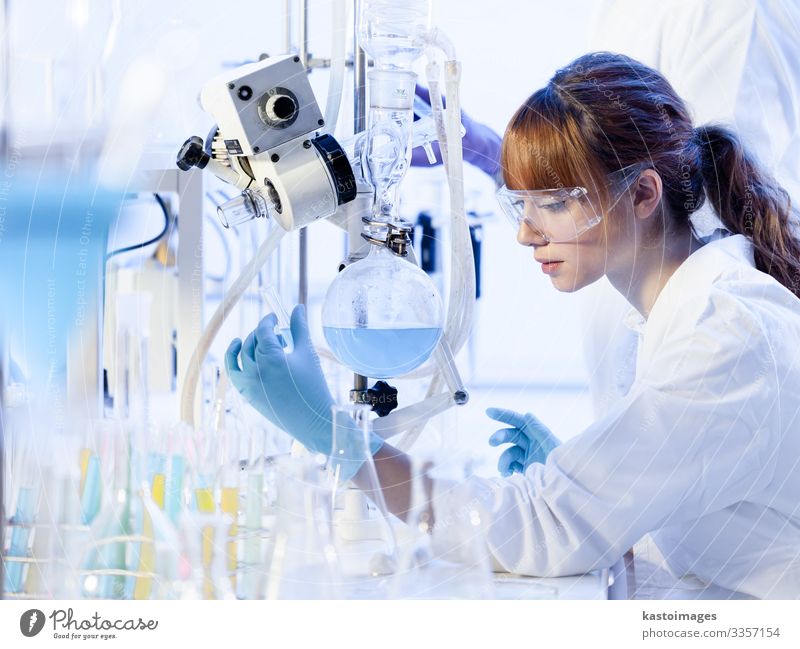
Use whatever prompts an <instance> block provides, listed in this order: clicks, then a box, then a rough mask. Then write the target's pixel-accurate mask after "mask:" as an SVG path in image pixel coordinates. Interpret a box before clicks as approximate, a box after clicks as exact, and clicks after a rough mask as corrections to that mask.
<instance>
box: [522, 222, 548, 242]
mask: <svg viewBox="0 0 800 649" xmlns="http://www.w3.org/2000/svg"><path fill="white" fill-rule="evenodd" d="M517 241H518V242H519V243H520V244H521V245H523V246H544V245H546V244H547V237H545V236H544V235H543V234H542V233H541V232H539V231H538V230H536V229H535V228H532V227H531V226H530V225H528V224H527V223H526V222H525V221H523V222H522V223H520V225H519V229H518V230H517Z"/></svg>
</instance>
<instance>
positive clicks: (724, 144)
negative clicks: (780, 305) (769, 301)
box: [695, 125, 800, 297]
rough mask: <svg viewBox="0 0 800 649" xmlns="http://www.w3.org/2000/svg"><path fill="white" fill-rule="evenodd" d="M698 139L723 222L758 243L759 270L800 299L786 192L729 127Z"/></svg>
mask: <svg viewBox="0 0 800 649" xmlns="http://www.w3.org/2000/svg"><path fill="white" fill-rule="evenodd" d="M695 136H696V138H697V142H698V144H699V145H700V155H701V160H702V163H701V172H702V176H703V186H704V189H705V193H706V196H707V197H708V199H709V200H710V201H711V205H712V206H713V207H714V209H715V210H716V212H717V215H718V216H719V217H720V219H721V220H722V223H723V224H724V225H725V227H726V228H728V229H729V230H730V231H731V232H733V233H734V234H743V235H745V236H746V237H747V238H748V239H749V240H750V241H751V242H752V243H753V248H754V251H755V262H756V268H758V270H760V271H762V272H764V273H767V274H769V275H771V276H772V277H774V278H775V279H776V280H778V281H779V282H780V283H781V284H783V285H784V286H785V287H786V288H788V289H789V290H790V291H791V292H792V293H794V294H795V295H796V296H797V297H800V242H799V241H798V239H797V236H796V235H795V234H794V233H793V232H792V224H791V222H790V217H791V215H792V205H791V199H790V198H789V195H788V194H787V193H786V190H784V189H783V188H782V187H780V185H778V184H777V183H776V182H775V181H774V180H773V179H772V178H771V177H770V176H768V175H767V174H765V173H764V172H763V171H762V170H761V169H760V167H759V165H758V164H757V163H756V161H755V160H754V159H753V158H752V157H751V156H750V155H749V154H748V153H747V151H745V149H744V147H743V146H742V143H741V142H740V140H739V138H738V137H737V136H736V135H735V134H734V133H733V132H732V131H730V130H728V129H727V128H724V127H722V126H717V125H708V126H702V127H700V128H697V129H695Z"/></svg>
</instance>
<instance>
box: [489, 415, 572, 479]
mask: <svg viewBox="0 0 800 649" xmlns="http://www.w3.org/2000/svg"><path fill="white" fill-rule="evenodd" d="M486 414H487V415H488V416H489V417H491V418H492V419H494V420H496V421H499V422H502V423H504V424H509V425H510V426H511V428H501V429H500V430H498V431H496V432H495V433H494V434H493V435H492V436H491V437H490V438H489V444H490V445H491V446H500V445H501V444H511V447H510V448H507V449H506V450H505V451H503V453H502V454H501V455H500V459H499V460H498V461H497V470H498V471H500V474H501V475H503V476H504V477H507V476H510V475H511V474H513V473H514V472H519V473H525V471H526V470H527V468H528V467H529V466H530V465H531V464H533V463H534V462H539V463H541V464H544V463H545V460H546V459H547V456H548V455H549V454H550V452H551V451H552V450H553V449H554V448H556V447H557V446H559V445H560V444H561V441H560V440H559V439H558V437H556V436H555V435H553V433H551V432H550V429H549V428H548V427H547V426H545V425H544V424H543V423H542V422H541V421H539V420H538V419H537V418H536V417H534V416H533V415H532V414H530V413H526V414H524V415H523V414H520V413H518V412H514V411H513V410H504V409H502V408H489V409H488V410H487V411H486Z"/></svg>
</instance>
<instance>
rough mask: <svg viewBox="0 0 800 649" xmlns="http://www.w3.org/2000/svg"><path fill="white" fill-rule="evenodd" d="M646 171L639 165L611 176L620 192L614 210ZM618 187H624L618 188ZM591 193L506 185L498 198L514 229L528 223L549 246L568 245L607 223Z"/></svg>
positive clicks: (569, 188)
mask: <svg viewBox="0 0 800 649" xmlns="http://www.w3.org/2000/svg"><path fill="white" fill-rule="evenodd" d="M642 168H643V167H642V165H641V164H638V163H637V164H633V165H629V166H627V167H624V168H622V169H620V170H619V171H616V172H614V173H612V174H609V176H608V178H609V181H610V186H613V187H614V188H615V189H616V190H617V191H619V195H618V196H617V197H616V199H615V201H614V203H613V204H612V205H611V207H614V205H616V204H617V202H618V201H619V200H620V198H621V197H622V196H623V195H624V193H625V190H626V189H627V187H628V186H630V183H631V182H632V181H633V180H634V179H635V178H636V177H637V176H638V173H634V172H638V171H641V169H642ZM618 184H619V185H621V187H616V185H618ZM588 194H589V192H588V190H587V189H586V188H585V187H562V188H558V189H539V190H513V189H508V188H507V187H506V186H505V185H503V186H502V187H501V188H500V189H499V190H498V191H497V199H498V201H499V203H500V207H502V209H503V213H504V214H505V215H506V216H507V217H508V219H509V221H510V222H511V225H512V226H513V227H514V229H518V228H519V227H520V226H521V225H522V224H523V223H525V224H526V225H527V226H528V227H529V228H531V229H532V230H533V231H534V232H536V233H537V234H539V235H540V236H541V237H542V238H543V239H544V240H545V241H547V242H548V243H566V242H568V241H574V240H575V239H577V238H578V237H579V236H581V235H582V234H583V233H584V232H586V231H587V230H589V229H590V228H593V227H594V226H596V225H597V224H598V223H600V222H601V221H602V220H603V216H602V214H601V213H599V212H598V211H597V210H596V209H595V207H594V206H593V205H592V204H591V202H590V201H589V198H588ZM609 209H610V208H609Z"/></svg>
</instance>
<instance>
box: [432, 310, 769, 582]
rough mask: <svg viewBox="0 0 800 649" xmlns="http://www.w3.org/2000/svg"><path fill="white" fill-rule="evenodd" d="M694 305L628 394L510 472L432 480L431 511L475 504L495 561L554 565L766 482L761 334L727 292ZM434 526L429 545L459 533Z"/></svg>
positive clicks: (612, 549)
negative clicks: (541, 459) (540, 458)
mask: <svg viewBox="0 0 800 649" xmlns="http://www.w3.org/2000/svg"><path fill="white" fill-rule="evenodd" d="M687 311H688V312H691V309H687ZM701 311H702V312H701V313H700V314H699V316H698V318H697V319H694V318H692V319H691V320H690V321H688V322H685V323H684V324H683V325H682V326H680V327H676V328H674V330H673V331H670V332H665V337H664V339H663V340H662V341H661V343H660V344H659V347H658V351H657V352H656V353H655V355H654V358H653V361H652V362H651V363H650V365H649V369H648V371H647V372H646V373H645V374H644V375H641V376H639V377H638V378H637V380H636V382H635V383H634V385H633V386H632V388H631V390H630V392H629V393H628V394H627V395H626V397H625V398H624V399H623V400H622V401H620V402H618V403H617V404H616V405H615V406H614V407H613V408H612V409H611V410H610V411H609V412H608V414H607V415H606V416H604V417H603V418H602V419H600V420H599V421H597V422H595V423H594V424H593V425H591V426H590V427H589V428H587V429H586V430H585V431H584V432H583V433H581V434H580V435H579V436H578V437H576V438H573V439H571V440H569V441H568V442H566V443H565V444H563V445H561V446H560V447H558V448H556V449H555V450H554V451H553V452H552V453H551V454H550V455H549V456H548V458H547V462H546V464H544V465H543V464H538V463H535V464H532V465H531V466H530V467H528V469H527V471H526V473H525V475H524V476H523V475H519V474H515V475H514V476H512V477H511V478H508V479H500V478H496V479H483V478H477V477H472V478H470V479H469V480H467V481H465V482H464V483H462V484H454V483H445V482H434V485H433V491H432V499H433V511H434V516H435V518H436V519H437V520H438V518H439V516H440V515H445V514H446V513H449V512H453V511H455V510H457V509H458V508H459V507H460V508H461V509H462V510H464V503H472V504H473V506H476V507H479V508H480V511H481V512H482V516H481V518H482V520H483V521H484V525H485V538H486V548H487V549H488V551H489V553H490V554H491V557H492V558H493V561H494V564H495V566H496V567H499V568H501V569H503V570H505V571H509V572H515V573H520V574H528V575H536V576H560V575H570V574H581V573H584V572H587V571H590V570H593V569H596V568H600V567H608V566H610V565H612V564H613V563H614V562H615V561H616V560H617V559H619V558H620V557H621V556H622V555H623V554H624V552H625V551H626V550H627V549H628V548H629V547H631V546H632V545H633V544H634V543H635V542H636V541H637V540H638V539H640V538H641V537H642V536H644V535H645V534H646V533H647V532H649V531H651V530H654V529H657V528H660V527H663V526H665V525H669V524H670V523H677V522H679V521H681V522H682V521H687V520H691V519H694V518H697V517H699V516H702V515H704V514H706V513H709V512H712V511H716V510H719V509H722V508H724V507H728V506H731V505H733V504H734V503H737V502H739V501H741V500H746V499H747V497H748V494H752V493H756V492H757V491H759V490H762V489H763V488H764V487H765V486H766V485H767V484H768V482H769V480H770V479H771V477H772V474H773V473H774V462H775V458H774V457H773V451H774V436H775V435H776V434H777V433H776V428H777V418H776V410H777V405H776V400H777V396H778V393H777V390H776V380H775V363H774V360H773V358H772V354H771V350H770V348H769V344H768V342H767V337H766V336H765V333H764V331H763V330H762V326H761V324H760V322H759V319H758V318H757V317H756V316H755V315H753V314H751V313H749V312H748V311H747V309H746V308H745V307H744V306H742V305H741V304H739V303H737V301H736V300H734V299H731V298H729V297H727V296H724V295H722V296H719V295H718V296H716V297H714V298H713V299H711V300H709V301H708V304H707V305H704V307H703V308H702V309H701ZM679 318H680V315H679V316H678V319H679ZM693 325H694V326H693ZM451 518H452V517H451ZM437 527H438V526H437V525H436V524H435V525H434V539H435V540H434V547H437V548H439V549H441V550H442V551H443V552H444V553H445V554H446V552H447V550H448V549H452V548H454V547H458V546H459V545H461V544H463V539H462V538H458V536H457V534H456V532H457V530H458V529H459V528H458V526H456V525H443V526H441V528H440V529H437Z"/></svg>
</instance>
